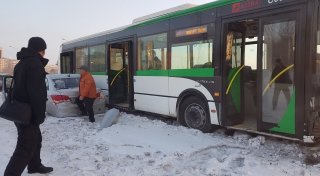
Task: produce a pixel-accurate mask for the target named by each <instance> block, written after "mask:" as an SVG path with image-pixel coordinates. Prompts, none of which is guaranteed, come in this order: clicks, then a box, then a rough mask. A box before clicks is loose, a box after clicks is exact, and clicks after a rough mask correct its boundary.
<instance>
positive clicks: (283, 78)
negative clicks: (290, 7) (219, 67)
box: [221, 13, 304, 137]
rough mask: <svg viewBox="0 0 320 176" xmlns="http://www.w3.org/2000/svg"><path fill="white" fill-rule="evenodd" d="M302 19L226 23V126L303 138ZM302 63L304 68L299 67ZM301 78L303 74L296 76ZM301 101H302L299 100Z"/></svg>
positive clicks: (291, 16)
mask: <svg viewBox="0 0 320 176" xmlns="http://www.w3.org/2000/svg"><path fill="white" fill-rule="evenodd" d="M298 14H299V13H285V14H279V15H275V16H271V17H270V16H266V17H264V16H263V17H257V18H252V19H246V20H239V21H227V22H226V23H224V28H225V31H224V33H225V34H224V41H225V45H224V51H225V55H224V56H225V59H224V61H223V80H224V84H223V88H224V101H223V115H222V118H221V119H222V123H223V125H224V126H228V127H230V128H235V129H245V130H249V131H260V132H266V133H275V134H280V135H285V136H288V137H296V136H298V135H299V134H300V132H299V131H297V130H299V129H303V127H301V126H299V125H301V124H303V123H301V124H300V123H299V124H298V123H297V122H300V121H301V122H303V121H302V120H303V114H302V115H299V113H301V112H303V110H299V109H296V108H297V107H298V108H299V106H298V104H300V106H301V108H303V102H304V98H303V95H302V94H301V92H303V91H302V90H303V84H301V85H296V84H295V83H296V82H301V83H303V74H302V73H303V61H302V60H301V59H300V60H299V59H298V58H303V57H302V55H303V54H302V53H303V52H302V51H303V49H302V48H303V47H302V45H303V44H302V42H301V41H300V42H299V40H301V38H299V37H297V36H299V35H297V34H298V33H297V31H300V30H301V29H298V27H300V26H301V25H297V23H298V20H297V19H298ZM297 63H300V64H297ZM297 73H301V74H297ZM298 99H299V100H298Z"/></svg>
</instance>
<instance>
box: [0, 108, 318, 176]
mask: <svg viewBox="0 0 320 176" xmlns="http://www.w3.org/2000/svg"><path fill="white" fill-rule="evenodd" d="M102 117H103V115H100V116H98V117H97V119H98V122H99V120H100V121H101V119H102ZM41 128H42V131H43V138H44V140H43V149H42V158H43V162H44V164H45V165H50V166H53V167H54V169H55V170H54V172H53V173H52V174H50V175H52V176H91V175H92V176H109V175H110V176H117V175H120V176H122V175H124V176H135V175H137V176H153V175H154V176H158V175H160V176H175V175H183V176H188V175H190V176H201V175H208V176H216V175H217V176H241V175H244V176H247V175H248V176H250V175H252V176H256V175H259V176H264V175H265V176H270V175H277V176H282V175H283V176H287V175H289V176H291V175H292V176H319V175H320V165H315V166H307V165H305V164H304V162H303V161H304V153H303V149H301V147H300V146H299V145H298V144H294V143H290V142H287V141H280V140H277V139H269V138H267V139H265V138H264V137H261V136H258V137H251V136H249V135H247V134H242V133H236V134H235V135H233V136H226V135H225V134H224V131H223V130H218V131H216V132H215V133H212V134H203V133H201V132H199V131H196V130H192V129H187V128H184V127H180V126H172V125H167V124H165V123H163V122H161V121H158V120H149V119H147V118H144V117H139V116H134V115H128V114H124V113H123V114H122V115H121V117H120V119H119V122H118V123H117V124H116V125H113V126H112V127H110V128H107V129H104V130H101V131H99V130H98V129H99V125H98V124H90V123H89V122H88V120H87V119H84V118H80V117H78V118H65V119H57V118H53V117H48V118H47V120H46V122H45V124H43V125H42V126H41ZM0 142H1V145H0V174H2V173H3V171H4V169H5V166H6V164H7V162H8V160H9V157H10V156H11V154H12V152H13V150H14V146H15V143H16V129H15V127H14V125H13V124H12V123H11V122H8V121H5V120H2V119H0ZM319 154H320V153H319ZM23 175H28V174H27V173H26V172H25V173H24V174H23Z"/></svg>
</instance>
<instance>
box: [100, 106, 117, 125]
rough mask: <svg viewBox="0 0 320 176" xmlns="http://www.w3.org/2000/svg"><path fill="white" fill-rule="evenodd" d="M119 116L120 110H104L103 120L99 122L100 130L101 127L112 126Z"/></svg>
mask: <svg viewBox="0 0 320 176" xmlns="http://www.w3.org/2000/svg"><path fill="white" fill-rule="evenodd" d="M119 117H120V111H119V110H117V109H111V110H109V111H107V112H106V114H105V115H104V118H103V120H102V121H101V123H100V130H102V129H103V128H107V127H110V126H112V125H113V124H115V123H117V121H118V119H119Z"/></svg>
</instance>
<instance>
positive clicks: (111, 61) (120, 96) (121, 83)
mask: <svg viewBox="0 0 320 176" xmlns="http://www.w3.org/2000/svg"><path fill="white" fill-rule="evenodd" d="M130 48H131V42H122V43H114V44H110V45H109V52H108V53H109V54H108V68H109V69H108V82H109V104H110V105H111V106H117V107H123V108H129V107H130V104H129V102H130V101H129V100H130V79H131V78H130V77H131V76H130V67H129V57H130V55H131V52H130V50H131V49H130Z"/></svg>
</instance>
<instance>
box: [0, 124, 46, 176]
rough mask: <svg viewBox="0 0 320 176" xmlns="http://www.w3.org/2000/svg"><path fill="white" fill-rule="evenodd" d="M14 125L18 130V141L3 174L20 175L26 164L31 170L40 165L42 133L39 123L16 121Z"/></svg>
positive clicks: (7, 175)
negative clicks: (20, 122)
mask: <svg viewBox="0 0 320 176" xmlns="http://www.w3.org/2000/svg"><path fill="white" fill-rule="evenodd" d="M15 125H16V127H17V130H18V142H17V146H16V149H15V151H14V153H13V156H12V157H11V159H10V161H9V164H8V166H7V168H6V170H5V173H4V176H20V175H21V174H22V172H23V171H24V169H25V168H26V166H28V170H32V169H37V168H38V167H39V166H40V165H41V159H40V151H41V142H42V135H41V131H40V127H39V125H21V124H17V123H16V124H15Z"/></svg>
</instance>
